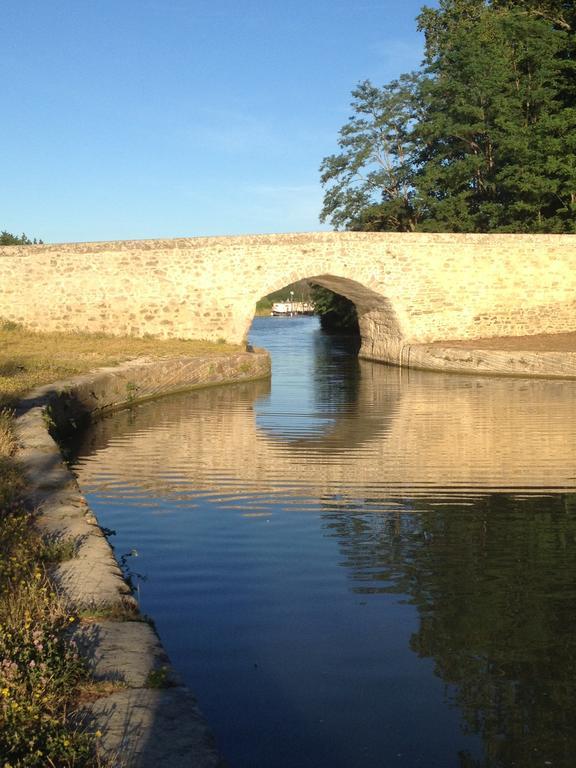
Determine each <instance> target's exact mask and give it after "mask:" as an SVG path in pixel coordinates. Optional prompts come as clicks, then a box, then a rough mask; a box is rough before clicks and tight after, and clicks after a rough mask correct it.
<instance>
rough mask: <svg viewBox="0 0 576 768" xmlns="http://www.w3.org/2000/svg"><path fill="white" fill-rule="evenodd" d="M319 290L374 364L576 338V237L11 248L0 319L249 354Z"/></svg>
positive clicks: (264, 239)
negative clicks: (279, 296) (427, 353)
mask: <svg viewBox="0 0 576 768" xmlns="http://www.w3.org/2000/svg"><path fill="white" fill-rule="evenodd" d="M303 278H308V279H310V280H313V281H314V282H316V283H319V284H320V285H324V286H326V287H328V288H331V289H332V290H334V291H336V292H338V293H341V294H343V295H344V296H347V297H348V298H350V299H351V300H352V301H353V302H354V303H355V304H356V307H357V309H358V314H359V319H360V329H361V334H362V349H361V355H362V356H364V357H367V358H372V359H377V360H384V361H388V362H401V360H402V350H403V349H405V348H406V347H407V346H409V345H413V344H422V343H429V342H433V341H444V340H452V339H474V338H480V337H490V336H502V335H531V334H536V333H557V332H562V331H572V330H575V329H576V319H575V318H576V314H575V309H576V237H574V236H572V235H462V234H424V233H361V232H317V233H308V234H286V235H250V236H234V237H204V238H187V239H176V240H141V241H134V240H131V241H119V242H101V243H70V244H64V245H39V246H24V247H20V246H11V247H4V248H0V317H2V318H5V319H7V320H12V321H16V322H19V323H22V324H24V325H26V326H28V327H30V328H34V329H39V330H63V331H69V330H83V331H94V332H106V333H112V334H132V335H145V334H149V335H152V336H159V337H184V338H205V339H211V340H218V339H224V340H226V341H230V342H242V341H243V339H244V338H245V336H246V332H247V330H248V328H249V326H250V323H251V320H252V316H253V314H254V305H255V303H256V301H257V300H258V299H259V298H261V297H262V296H264V295H266V294H268V293H271V292H272V291H275V290H277V289H279V288H282V287H283V286H285V285H287V284H288V283H291V282H294V281H296V280H300V279H303Z"/></svg>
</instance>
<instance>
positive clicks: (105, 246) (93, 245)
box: [0, 230, 574, 257]
mask: <svg viewBox="0 0 576 768" xmlns="http://www.w3.org/2000/svg"><path fill="white" fill-rule="evenodd" d="M378 241H381V242H387V243H394V242H397V243H403V244H406V243H430V242H434V243H441V244H446V245H452V244H453V243H454V242H458V243H489V244H492V245H494V246H495V245H498V244H501V245H502V246H509V245H510V243H511V242H525V243H539V244H540V245H542V246H546V245H551V244H552V245H566V246H569V247H572V246H573V244H574V235H569V234H568V235H567V234H536V235H534V234H523V233H508V232H499V233H496V234H490V233H485V232H462V233H455V232H350V231H344V232H335V231H331V230H327V231H311V232H280V233H254V234H248V235H241V234H231V235H203V236H194V237H174V238H144V239H140V240H138V239H130V240H93V241H82V242H65V243H37V244H35V245H4V246H0V257H2V256H9V257H10V256H13V255H14V254H15V253H17V254H18V255H20V254H23V255H25V254H33V253H47V254H50V253H65V252H67V251H70V252H71V253H73V254H78V253H99V252H107V251H110V250H114V251H131V250H138V251H146V250H155V251H162V250H166V251H170V250H178V249H181V248H186V249H190V248H204V247H206V246H208V247H213V248H218V247H219V246H221V245H227V246H229V245H238V246H251V245H256V244H260V245H262V244H266V245H284V244H292V245H294V244H300V245H303V246H305V245H307V244H312V243H330V244H334V245H337V244H338V243H345V242H351V243H354V242H358V243H370V242H372V243H376V242H378Z"/></svg>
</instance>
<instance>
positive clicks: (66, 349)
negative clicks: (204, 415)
mask: <svg viewBox="0 0 576 768" xmlns="http://www.w3.org/2000/svg"><path fill="white" fill-rule="evenodd" d="M239 349H240V347H238V346H234V345H231V344H225V343H222V344H219V343H218V344H216V343H213V342H209V341H192V340H190V341H186V340H183V339H151V338H144V339H137V338H132V337H126V336H107V335H105V334H93V333H35V332H33V331H27V330H24V329H23V328H21V327H19V326H17V325H15V324H13V323H6V322H4V323H2V322H1V321H0V408H1V407H2V406H10V405H13V404H14V403H15V401H16V400H17V399H18V398H19V397H21V396H22V395H24V394H25V393H26V392H28V391H29V390H31V389H33V388H34V387H36V386H39V385H40V384H48V383H50V382H52V381H57V380H58V379H62V378H66V377H68V376H73V375H74V374H78V373H83V372H85V371H89V370H92V369H94V368H99V367H101V366H104V365H117V364H118V363H122V362H125V361H126V360H132V359H135V358H138V357H173V356H177V355H210V354H219V353H222V352H234V351H238V350H239Z"/></svg>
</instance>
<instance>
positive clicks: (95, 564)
mask: <svg viewBox="0 0 576 768" xmlns="http://www.w3.org/2000/svg"><path fill="white" fill-rule="evenodd" d="M269 375H270V358H269V355H268V353H266V352H264V351H262V350H257V351H246V352H237V353H232V354H222V355H211V356H209V355H207V356H203V357H188V358H186V357H178V358H163V359H156V360H151V359H139V360H134V361H130V362H128V363H125V364H122V365H119V366H117V367H114V368H101V369H99V370H96V371H94V372H93V373H89V374H86V375H82V376H77V377H74V378H72V379H69V380H67V381H60V382H56V383H54V384H50V385H48V386H44V387H39V388H38V389H36V390H34V391H33V392H31V393H30V394H29V395H28V397H26V398H24V399H23V400H21V401H20V403H19V404H18V407H17V409H16V419H15V431H16V438H17V441H18V446H19V447H18V452H17V459H18V460H19V462H20V463H21V465H22V466H23V469H24V473H25V476H26V480H27V501H28V503H29V504H30V505H31V506H32V508H33V509H35V510H37V511H38V516H37V519H36V520H37V524H38V527H39V528H40V530H41V531H42V533H43V534H44V535H46V536H50V537H53V538H54V539H55V540H57V541H58V540H68V539H72V540H73V541H74V549H75V556H74V557H73V558H72V559H70V560H67V561H65V562H63V563H60V564H59V565H58V566H56V567H55V568H54V572H53V577H54V582H55V584H56V587H57V590H58V591H59V593H60V594H61V595H62V597H63V598H64V599H65V600H66V601H67V602H68V604H69V605H70V608H71V610H74V611H77V612H79V613H81V614H82V613H85V614H89V615H91V617H92V618H91V620H90V621H89V623H85V622H83V623H81V624H80V625H79V626H78V627H77V628H76V629H75V630H74V631H73V632H72V639H73V640H74V641H75V642H76V644H77V646H78V649H79V651H80V653H81V655H83V657H84V658H85V659H86V660H87V662H88V665H89V668H90V669H91V672H92V675H93V678H94V680H95V681H97V682H102V683H109V684H112V685H111V687H112V688H113V692H112V693H109V694H108V695H105V696H103V697H101V698H99V699H97V700H96V701H95V702H93V703H91V704H89V705H87V706H85V707H84V708H83V710H82V711H81V712H80V713H79V717H80V718H81V720H82V722H83V723H85V724H86V725H88V726H89V727H90V728H91V729H92V730H93V731H96V730H99V731H100V732H101V733H102V737H101V739H100V745H101V753H102V756H104V757H108V758H111V759H112V760H113V761H114V764H115V765H118V766H120V765H121V766H124V767H125V768H156V766H158V765H169V766H171V768H178V767H179V766H190V765H194V766H195V768H220V767H221V766H223V761H222V758H221V756H220V755H219V754H218V751H217V749H216V746H215V744H214V739H213V737H212V734H211V733H210V730H209V728H208V726H207V724H206V722H205V720H204V718H203V716H202V714H201V712H200V710H199V708H198V705H197V703H196V700H195V699H194V696H193V695H192V693H191V692H190V691H189V690H188V688H186V687H185V686H184V685H183V684H182V683H181V681H180V680H179V679H178V676H177V674H176V673H175V672H174V670H173V669H172V668H171V666H170V662H169V659H168V656H167V654H166V652H165V651H164V649H163V648H162V645H161V643H160V640H159V638H158V636H157V634H156V632H155V631H154V629H153V628H152V627H151V626H150V624H149V623H148V622H146V621H145V620H144V617H143V616H142V615H141V614H140V613H139V610H138V606H137V603H136V601H135V599H134V597H133V596H132V593H131V589H130V587H129V585H128V584H127V582H126V581H125V579H124V576H123V574H122V571H121V569H120V567H119V565H118V563H117V561H116V559H115V557H114V553H113V550H112V547H111V546H110V544H109V543H108V540H107V539H106V536H105V534H104V532H103V531H102V529H101V528H100V526H99V524H98V521H97V520H96V517H95V516H94V514H93V513H92V511H91V510H90V508H89V506H88V504H87V503H86V500H85V499H84V497H83V495H82V492H81V491H80V488H79V486H78V484H77V482H76V479H75V477H74V475H73V474H72V472H71V471H70V470H69V469H68V467H67V466H66V465H65V463H64V461H63V458H62V454H61V452H60V449H59V447H58V444H57V442H56V440H55V439H54V438H53V437H52V435H51V434H50V432H51V431H54V430H56V431H57V432H59V433H66V432H67V431H69V430H70V428H71V427H72V428H75V427H76V426H77V425H78V424H79V423H80V422H81V421H84V420H86V421H88V420H90V419H93V418H94V417H97V416H99V415H101V414H103V413H105V412H108V411H110V410H113V409H115V408H120V407H123V406H127V405H130V404H132V403H136V402H141V401H142V400H145V399H149V398H155V397H160V396H162V395H166V394H169V393H174V392H178V391H184V390H190V389H196V388H200V387H206V386H212V385H218V384H228V383H234V382H242V381H251V380H254V379H259V378H264V377H267V376H269Z"/></svg>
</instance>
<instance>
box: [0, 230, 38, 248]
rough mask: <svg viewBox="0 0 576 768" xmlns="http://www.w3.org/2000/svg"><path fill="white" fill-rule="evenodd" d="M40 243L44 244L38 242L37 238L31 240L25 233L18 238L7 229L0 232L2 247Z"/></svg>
mask: <svg viewBox="0 0 576 768" xmlns="http://www.w3.org/2000/svg"><path fill="white" fill-rule="evenodd" d="M38 243H42V240H36V238H34V240H30V238H29V237H27V236H26V235H25V234H24V233H22V234H21V235H20V237H18V236H17V235H12V234H10V232H6V230H5V229H4V230H2V232H0V245H37V244H38Z"/></svg>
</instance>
